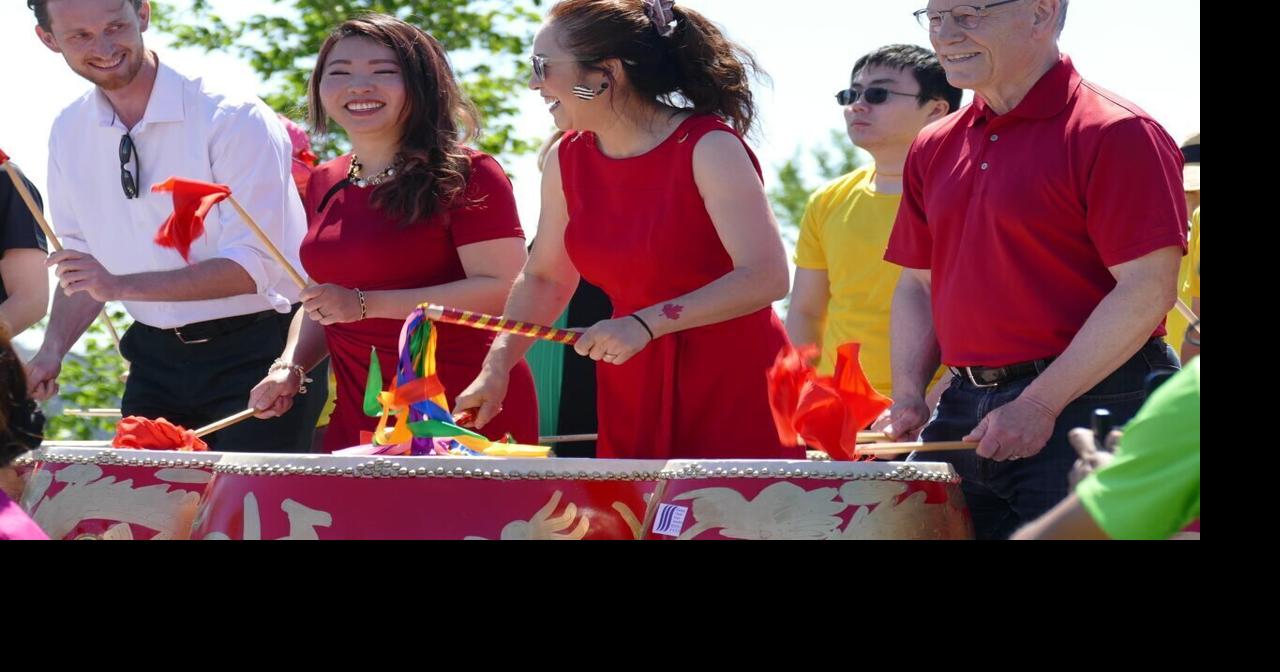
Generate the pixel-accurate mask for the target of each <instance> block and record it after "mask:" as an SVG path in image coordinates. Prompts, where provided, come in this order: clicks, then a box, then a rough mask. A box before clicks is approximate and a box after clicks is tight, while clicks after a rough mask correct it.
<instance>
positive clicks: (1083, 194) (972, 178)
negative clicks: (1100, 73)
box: [885, 56, 1187, 366]
mask: <svg viewBox="0 0 1280 672" xmlns="http://www.w3.org/2000/svg"><path fill="white" fill-rule="evenodd" d="M1186 221H1187V207H1186V201H1185V200H1184V197H1183V193H1182V154H1181V152H1180V151H1179V149H1178V143H1176V142H1174V141H1173V138H1171V137H1169V134H1168V133H1166V132H1165V130H1164V129H1163V128H1161V126H1160V125H1159V124H1157V123H1156V122H1155V121H1154V120H1153V119H1151V117H1150V116H1148V115H1147V113H1146V112H1143V111H1142V110H1141V109H1139V108H1138V107H1137V106H1136V105H1134V104H1133V103H1130V102H1128V101H1126V100H1124V99H1122V98H1120V97H1118V96H1116V95H1114V94H1112V93H1110V92H1107V91H1104V90H1102V89H1100V88H1098V87H1097V86H1095V85H1093V84H1091V83H1089V82H1086V81H1084V80H1083V79H1081V78H1080V74H1079V73H1077V72H1076V69H1075V68H1074V67H1073V66H1072V65H1071V59H1069V58H1067V57H1066V56H1064V57H1062V59H1061V60H1060V61H1059V62H1058V64H1057V65H1055V66H1054V67H1053V69H1051V70H1049V72H1047V73H1045V75H1044V76H1043V77H1041V78H1040V81H1039V82H1037V83H1036V85H1035V86H1034V87H1032V89H1031V91H1030V92H1029V93H1028V94H1027V96H1026V98H1024V99H1023V100H1022V102H1021V103H1019V104H1018V105H1017V107H1015V108H1014V109H1012V110H1010V111H1009V113H1008V114H1004V115H998V114H996V113H995V112H994V111H993V110H992V109H991V108H990V107H988V106H987V105H986V103H985V102H984V101H983V100H982V99H981V98H977V99H975V101H974V103H973V104H972V105H969V106H968V107H966V108H965V109H963V110H961V111H960V112H958V113H956V114H953V115H951V116H949V117H947V118H945V119H943V120H941V121H938V122H937V123H935V124H933V125H931V126H929V127H927V128H925V129H924V130H923V131H921V133H920V135H919V137H917V138H916V141H915V143H914V144H913V145H912V147H911V152H910V154H909V155H908V156H907V163H906V175H905V177H904V183H903V195H902V205H901V206H900V207H899V209H898V218H897V221H896V222H895V223H894V228H893V234H892V236H890V239H889V249H888V251H887V253H886V254H885V260H886V261H889V262H892V263H895V264H898V265H900V266H905V267H907V268H916V269H931V270H932V274H931V275H932V278H933V290H932V295H933V321H934V327H935V329H936V330H937V334H938V342H939V344H940V345H941V347H942V360H943V362H945V363H947V364H949V365H952V366H1004V365H1007V364H1014V363H1017V362H1025V361H1029V360H1034V359H1041V358H1044V357H1052V356H1056V355H1060V354H1062V351H1063V350H1066V348H1067V345H1069V344H1070V342H1071V339H1072V338H1073V337H1074V336H1075V334H1076V332H1078V331H1079V330H1080V327H1082V326H1083V325H1084V323H1085V320H1087V319H1088V317H1089V315H1090V314H1091V313H1092V312H1093V310H1094V309H1095V308H1096V307H1097V305H1098V303H1099V302H1101V301H1102V299H1103V297H1105V296H1106V295H1107V294H1108V293H1109V292H1110V291H1111V290H1112V289H1114V288H1115V285H1116V281H1115V278H1113V277H1112V275H1111V273H1110V272H1109V271H1108V270H1107V268H1108V267H1109V266H1115V265H1117V264H1122V263H1124V262H1127V261H1133V260H1134V259H1137V258H1139V257H1142V256H1145V255H1147V254H1149V253H1151V252H1154V251H1156V250H1158V249H1161V248H1165V247H1181V248H1182V249H1183V250H1184V252H1185V250H1186V233H1185V231H1186ZM1155 335H1157V336H1162V335H1164V324H1163V322H1162V323H1161V324H1160V325H1159V326H1158V328H1157V329H1156V332H1155Z"/></svg>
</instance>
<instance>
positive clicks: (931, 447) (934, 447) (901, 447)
mask: <svg viewBox="0 0 1280 672" xmlns="http://www.w3.org/2000/svg"><path fill="white" fill-rule="evenodd" d="M977 447H978V442H977V441H937V442H933V443H877V444H872V445H869V446H867V447H865V448H864V447H862V446H859V447H858V449H857V451H858V454H859V455H863V456H866V455H872V456H879V455H900V454H902V453H911V452H916V453H938V452H943V451H947V450H973V449H975V448H977Z"/></svg>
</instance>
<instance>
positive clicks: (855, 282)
mask: <svg viewBox="0 0 1280 672" xmlns="http://www.w3.org/2000/svg"><path fill="white" fill-rule="evenodd" d="M960 96H961V92H960V90H959V89H957V88H955V87H953V86H951V84H950V83H948V82H947V78H946V73H945V72H944V71H943V69H942V66H941V64H939V63H938V58H937V56H936V55H935V54H934V53H933V52H932V51H929V50H928V49H925V48H923V47H919V46H915V45H903V44H895V45H890V46H887V47H882V48H880V49H877V50H875V51H873V52H871V53H870V54H867V55H866V56H863V57H862V58H860V59H858V62H857V63H856V64H855V65H854V66H853V74H852V76H851V81H850V87H849V88H848V89H846V90H844V91H841V92H840V93H839V94H838V95H837V97H836V98H837V102H839V103H840V105H841V106H842V107H843V108H844V119H845V123H846V126H847V129H848V133H849V138H850V139H851V140H852V141H853V144H855V145H857V146H858V147H861V148H862V149H864V150H866V151H867V152H868V153H869V154H871V157H872V159H873V163H871V164H869V165H867V166H864V167H862V168H859V169H858V170H855V171H853V172H852V173H849V174H848V175H845V176H843V177H841V178H839V179H837V180H835V181H833V182H831V183H829V184H827V185H826V186H824V187H822V188H821V189H819V190H818V191H817V192H815V193H814V194H813V196H811V197H810V199H809V205H808V207H807V208H806V210H805V214H804V219H803V221H802V222H801V225H800V241H799V243H798V244H797V246H796V259H795V262H796V275H795V282H794V283H793V289H792V294H791V305H790V307H789V309H788V313H787V334H788V335H789V336H790V337H791V341H792V343H794V344H795V345H796V346H797V347H799V346H803V345H809V344H817V345H820V346H821V348H822V358H821V360H820V361H819V363H818V371H819V373H823V374H831V373H832V372H833V370H834V369H835V357H836V349H837V348H838V347H839V346H841V345H843V344H845V343H848V342H850V341H857V342H858V343H861V344H862V350H861V360H862V368H863V370H864V371H865V372H866V374H867V378H868V379H869V380H870V381H871V384H872V385H874V386H875V388H876V390H878V391H879V392H880V393H881V394H884V395H887V396H892V389H891V381H892V378H891V375H890V367H889V308H890V305H891V304H892V302H893V291H894V287H895V286H896V285H897V282H898V274H899V273H900V271H901V270H902V269H901V268H899V267H898V266H895V265H893V264H890V263H888V262H886V261H884V259H883V258H884V251H885V247H886V246H887V244H888V240H889V233H890V232H891V231H892V230H893V222H894V219H895V218H896V216H897V213H898V203H899V201H900V200H901V198H902V197H901V194H902V166H903V164H904V163H905V162H906V158H907V151H908V150H909V149H910V148H911V143H912V141H913V140H915V137H916V134H918V133H919V132H920V129H922V128H924V127H925V126H926V125H928V124H930V123H932V122H934V121H937V120H939V119H941V118H943V117H945V116H946V115H947V114H950V113H951V112H952V111H954V110H956V109H957V108H958V107H959V106H960Z"/></svg>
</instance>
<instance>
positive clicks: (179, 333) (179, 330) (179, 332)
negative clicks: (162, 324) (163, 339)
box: [173, 327, 213, 345]
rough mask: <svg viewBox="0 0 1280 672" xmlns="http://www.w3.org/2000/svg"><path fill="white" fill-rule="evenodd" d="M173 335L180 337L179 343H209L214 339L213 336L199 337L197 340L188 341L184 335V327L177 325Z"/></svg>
mask: <svg viewBox="0 0 1280 672" xmlns="http://www.w3.org/2000/svg"><path fill="white" fill-rule="evenodd" d="M173 335H174V336H177V337H178V342H179V343H182V344H183V345H200V344H201V343H208V342H209V341H212V340H213V339H212V338H201V339H197V340H191V341H188V340H187V339H186V338H185V337H184V336H183V335H182V328H181V327H176V328H174V330H173Z"/></svg>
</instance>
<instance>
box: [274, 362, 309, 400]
mask: <svg viewBox="0 0 1280 672" xmlns="http://www.w3.org/2000/svg"><path fill="white" fill-rule="evenodd" d="M286 369H288V370H289V371H292V372H293V373H296V374H298V380H299V381H300V382H299V383H298V392H297V393H298V394H306V393H307V383H314V382H316V381H314V380H312V379H310V378H308V377H307V370H306V369H304V368H302V367H301V366H300V365H298V364H294V363H293V362H286V361H285V360H283V359H277V360H276V361H274V362H272V363H271V368H269V369H267V373H268V374H271V373H275V372H276V371H284V370H286Z"/></svg>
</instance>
